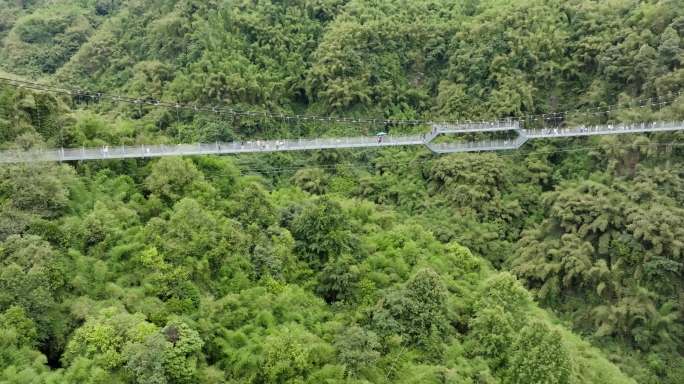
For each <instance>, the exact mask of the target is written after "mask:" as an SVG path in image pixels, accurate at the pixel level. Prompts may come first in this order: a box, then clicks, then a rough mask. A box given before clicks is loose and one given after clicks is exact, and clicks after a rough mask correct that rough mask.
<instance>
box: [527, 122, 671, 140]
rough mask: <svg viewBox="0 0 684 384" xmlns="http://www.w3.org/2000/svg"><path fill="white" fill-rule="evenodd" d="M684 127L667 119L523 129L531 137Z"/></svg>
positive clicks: (664, 129) (648, 130) (650, 130)
mask: <svg viewBox="0 0 684 384" xmlns="http://www.w3.org/2000/svg"><path fill="white" fill-rule="evenodd" d="M683 128H684V122H681V121H667V122H650V123H633V124H630V123H626V124H605V125H594V126H585V125H580V126H577V127H566V128H542V129H523V130H522V132H523V133H524V134H525V135H526V136H528V137H530V138H541V137H563V136H591V135H607V134H619V133H635V132H659V131H676V130H681V129H683Z"/></svg>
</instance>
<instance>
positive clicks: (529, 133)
mask: <svg viewBox="0 0 684 384" xmlns="http://www.w3.org/2000/svg"><path fill="white" fill-rule="evenodd" d="M680 130H684V121H670V122H648V123H633V124H608V125H595V126H584V125H581V126H575V127H569V128H544V129H524V128H522V127H521V125H520V123H519V122H518V121H515V120H509V121H500V122H492V123H487V122H484V123H469V124H433V125H432V130H431V131H430V132H429V133H423V134H418V135H407V136H393V135H384V136H365V137H345V138H313V139H284V140H251V141H233V142H228V143H225V142H216V143H195V144H151V145H146V144H138V145H120V146H109V145H105V146H101V147H81V148H51V149H29V150H16V149H6V150H0V163H24V162H39V161H83V160H106V159H131V158H154V157H163V156H194V155H228V154H244V153H264V152H284V151H307V150H321V149H345V148H352V149H353V148H382V147H397V146H425V147H427V148H428V149H429V150H431V151H432V152H434V153H456V152H482V151H500V150H513V149H518V148H520V147H521V146H522V145H523V144H525V143H526V142H527V141H529V140H534V139H552V138H564V137H575V136H595V135H615V134H629V133H651V132H669V131H680ZM506 131H509V132H512V133H515V134H516V137H514V138H508V139H496V140H477V141H465V142H445V143H440V142H437V141H436V139H437V137H439V136H443V135H455V134H469V133H491V132H506Z"/></svg>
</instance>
